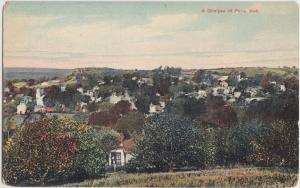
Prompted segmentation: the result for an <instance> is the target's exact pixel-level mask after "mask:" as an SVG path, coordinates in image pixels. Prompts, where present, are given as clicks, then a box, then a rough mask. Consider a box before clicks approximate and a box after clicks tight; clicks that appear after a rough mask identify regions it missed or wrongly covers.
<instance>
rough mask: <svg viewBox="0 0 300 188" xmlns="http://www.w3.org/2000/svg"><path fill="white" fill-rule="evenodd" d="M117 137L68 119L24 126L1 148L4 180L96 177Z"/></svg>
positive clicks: (25, 180) (43, 181)
mask: <svg viewBox="0 0 300 188" xmlns="http://www.w3.org/2000/svg"><path fill="white" fill-rule="evenodd" d="M118 145H119V139H118V134H117V133H116V132H114V131H112V130H109V129H102V130H100V131H96V130H95V129H93V128H92V127H90V126H88V125H85V124H81V123H77V122H75V121H72V120H70V119H60V120H58V119H55V118H54V119H49V118H44V119H41V120H39V121H36V122H34V123H29V124H27V125H25V126H23V127H22V128H21V129H20V130H18V131H17V132H16V134H15V135H14V136H13V137H12V138H11V139H9V140H8V141H7V142H6V144H5V146H4V148H3V177H4V180H5V182H6V183H8V184H20V183H25V184H31V183H34V182H35V183H36V184H39V185H40V184H45V183H47V182H49V181H57V180H64V179H72V178H73V179H78V178H81V179H82V178H86V177H99V175H101V174H102V173H103V172H104V167H105V165H106V163H107V155H108V153H109V152H110V151H111V150H112V149H114V148H115V147H116V146H118Z"/></svg>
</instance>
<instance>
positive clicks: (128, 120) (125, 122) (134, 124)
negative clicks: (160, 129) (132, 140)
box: [116, 112, 145, 135]
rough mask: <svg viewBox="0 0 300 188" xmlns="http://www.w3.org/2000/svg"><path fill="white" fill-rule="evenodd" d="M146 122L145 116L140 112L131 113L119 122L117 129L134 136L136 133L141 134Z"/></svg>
mask: <svg viewBox="0 0 300 188" xmlns="http://www.w3.org/2000/svg"><path fill="white" fill-rule="evenodd" d="M144 122H145V117H144V114H142V113H140V112H129V113H128V114H126V115H124V116H122V117H121V118H120V119H119V120H118V122H117V126H116V127H117V129H119V130H120V131H121V132H123V133H126V132H127V133H129V134H130V135H133V134H134V133H137V134H141V133H142V131H143V127H144Z"/></svg>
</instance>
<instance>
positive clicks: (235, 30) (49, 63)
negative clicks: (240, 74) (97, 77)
mask: <svg viewBox="0 0 300 188" xmlns="http://www.w3.org/2000/svg"><path fill="white" fill-rule="evenodd" d="M203 9H204V10H205V11H207V9H218V10H225V11H228V10H229V9H233V10H237V9H238V10H245V11H249V10H250V9H252V10H255V9H257V10H258V13H251V14H250V13H220V14H217V13H208V12H202V10H203ZM298 41H299V37H298V6H297V4H296V3H294V2H291V3H287V2H284V3H278V2H277V3H270V2H268V3H259V2H254V3H245V2H239V3H229V2H223V3H204V2H193V3H182V2H176V3H174V2H168V3H165V2H135V3H125V2H124V3H118V2H9V3H7V5H6V7H5V11H4V66H6V67H54V68H55V67H56V68H76V67H113V68H146V69H152V68H155V67H158V66H159V65H169V66H181V67H184V68H211V67H228V66H231V67H232V66H271V67H276V66H285V65H286V66H294V65H295V66H297V65H298V43H299V42H298Z"/></svg>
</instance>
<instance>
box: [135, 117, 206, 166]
mask: <svg viewBox="0 0 300 188" xmlns="http://www.w3.org/2000/svg"><path fill="white" fill-rule="evenodd" d="M144 132H145V135H144V137H143V138H142V140H140V141H139V142H138V144H137V149H136V152H135V155H134V159H133V160H132V163H133V164H136V165H137V166H136V167H138V168H144V169H149V168H155V169H156V170H158V171H165V170H169V171H173V169H174V168H181V167H187V166H196V167H201V166H203V164H204V162H203V149H202V137H201V134H200V131H199V129H197V128H195V127H194V126H193V124H192V122H191V121H190V120H188V119H185V118H182V117H178V116H173V115H170V114H156V115H153V116H150V117H149V118H148V119H147V121H146V123H145V129H144Z"/></svg>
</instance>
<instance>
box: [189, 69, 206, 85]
mask: <svg viewBox="0 0 300 188" xmlns="http://www.w3.org/2000/svg"><path fill="white" fill-rule="evenodd" d="M205 76H206V72H205V71H204V70H202V69H199V70H197V71H196V72H195V74H194V76H193V78H192V80H193V81H194V82H198V83H199V82H201V81H203V80H205Z"/></svg>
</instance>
